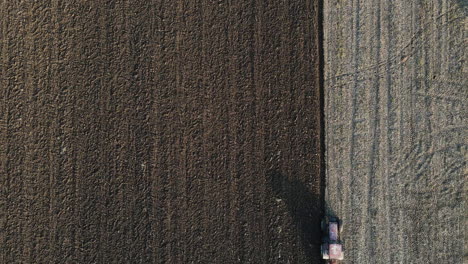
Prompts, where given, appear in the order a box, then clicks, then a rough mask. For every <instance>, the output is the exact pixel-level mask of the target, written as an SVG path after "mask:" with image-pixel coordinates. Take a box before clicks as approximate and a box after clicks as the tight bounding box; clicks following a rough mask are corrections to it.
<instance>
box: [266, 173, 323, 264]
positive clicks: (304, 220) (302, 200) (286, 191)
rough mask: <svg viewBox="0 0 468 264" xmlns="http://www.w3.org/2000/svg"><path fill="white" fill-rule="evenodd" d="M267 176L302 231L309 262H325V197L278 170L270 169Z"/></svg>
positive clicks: (299, 230) (302, 241)
mask: <svg viewBox="0 0 468 264" xmlns="http://www.w3.org/2000/svg"><path fill="white" fill-rule="evenodd" d="M267 176H268V177H267V179H268V181H269V185H270V187H271V189H272V190H273V193H274V195H275V196H276V198H279V199H282V200H284V202H285V204H286V206H287V209H288V211H289V214H290V216H291V218H292V219H293V221H294V223H295V225H296V226H297V230H298V232H300V237H301V241H300V242H301V244H302V247H303V250H304V252H305V255H306V257H307V260H308V263H323V262H322V259H321V255H320V244H321V242H322V233H321V227H320V222H321V219H322V217H323V212H324V211H323V209H324V208H323V206H322V205H323V198H322V197H320V194H318V193H314V192H312V191H311V190H310V189H309V188H308V187H307V184H306V183H305V182H302V181H300V180H297V179H290V178H288V177H286V176H284V175H283V174H281V173H280V172H278V171H270V172H269V173H268V175H267Z"/></svg>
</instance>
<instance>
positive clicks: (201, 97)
mask: <svg viewBox="0 0 468 264" xmlns="http://www.w3.org/2000/svg"><path fill="white" fill-rule="evenodd" d="M317 5H318V4H317V1H307V0H299V1H246V0H239V1H147V0H145V1H143V0H142V1H37V2H32V1H23V2H18V1H3V2H2V3H1V4H0V12H1V18H0V29H1V30H0V38H1V41H0V45H1V46H0V48H1V53H0V54H1V58H0V62H1V78H0V81H1V98H0V102H1V104H0V113H1V122H0V124H1V139H0V155H1V156H0V157H1V158H0V161H1V165H0V166H1V167H0V171H1V177H0V180H1V182H0V187H1V196H0V202H1V203H0V206H1V207H0V212H1V213H0V225H1V226H0V248H1V250H0V262H1V263H308V262H312V263H318V261H319V244H320V230H319V226H320V225H319V219H320V216H321V211H322V207H321V202H320V201H321V200H320V199H321V198H320V195H321V187H320V186H321V181H320V176H319V175H320V173H319V169H320V168H319V167H320V163H321V161H320V100H319V93H320V91H319V85H318V84H319V55H318V43H319V42H318V29H317V28H318V22H317V21H318V8H317Z"/></svg>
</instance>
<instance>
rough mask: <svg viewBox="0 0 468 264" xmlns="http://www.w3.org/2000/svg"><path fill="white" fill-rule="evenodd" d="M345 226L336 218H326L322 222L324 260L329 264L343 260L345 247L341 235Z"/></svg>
mask: <svg viewBox="0 0 468 264" xmlns="http://www.w3.org/2000/svg"><path fill="white" fill-rule="evenodd" d="M342 228H343V226H342V224H341V221H340V220H338V218H336V217H326V218H325V219H324V220H322V232H323V234H324V235H323V243H322V246H321V251H322V258H323V259H326V260H328V263H330V264H335V263H337V261H338V260H343V252H344V249H343V245H342V244H341V241H340V233H341V230H342Z"/></svg>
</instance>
